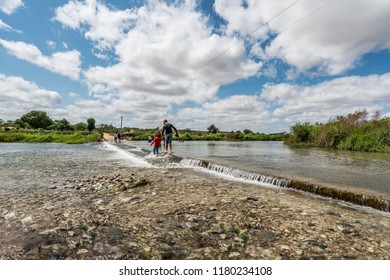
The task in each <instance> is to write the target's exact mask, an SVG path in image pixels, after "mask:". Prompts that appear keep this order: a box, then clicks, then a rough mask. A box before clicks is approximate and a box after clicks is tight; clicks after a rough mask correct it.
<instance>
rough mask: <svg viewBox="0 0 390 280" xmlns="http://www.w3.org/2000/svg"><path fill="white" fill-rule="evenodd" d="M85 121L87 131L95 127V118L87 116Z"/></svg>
mask: <svg viewBox="0 0 390 280" xmlns="http://www.w3.org/2000/svg"><path fill="white" fill-rule="evenodd" d="M87 123H88V130H89V131H92V130H94V129H95V119H92V118H89V119H88V120H87Z"/></svg>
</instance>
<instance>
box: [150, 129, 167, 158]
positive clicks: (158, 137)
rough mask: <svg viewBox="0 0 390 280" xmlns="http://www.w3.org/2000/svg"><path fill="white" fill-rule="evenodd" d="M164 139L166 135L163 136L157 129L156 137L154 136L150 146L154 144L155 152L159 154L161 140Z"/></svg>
mask: <svg viewBox="0 0 390 280" xmlns="http://www.w3.org/2000/svg"><path fill="white" fill-rule="evenodd" d="M163 140H164V137H162V136H161V132H160V131H157V133H156V135H155V137H154V138H153V140H152V142H151V143H150V146H152V145H153V154H155V155H157V156H158V150H159V149H160V147H161V141H163Z"/></svg>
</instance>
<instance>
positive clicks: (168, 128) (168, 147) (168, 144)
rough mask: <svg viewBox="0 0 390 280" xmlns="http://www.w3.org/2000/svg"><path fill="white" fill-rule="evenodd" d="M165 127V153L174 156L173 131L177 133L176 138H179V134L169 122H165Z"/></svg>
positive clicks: (163, 131)
mask: <svg viewBox="0 0 390 280" xmlns="http://www.w3.org/2000/svg"><path fill="white" fill-rule="evenodd" d="M163 124H164V127H163V130H162V135H163V136H165V151H167V152H168V153H170V154H172V137H173V132H172V129H173V130H175V132H176V137H179V133H178V132H177V129H176V127H174V126H173V125H172V124H170V123H169V122H168V120H164V122H163Z"/></svg>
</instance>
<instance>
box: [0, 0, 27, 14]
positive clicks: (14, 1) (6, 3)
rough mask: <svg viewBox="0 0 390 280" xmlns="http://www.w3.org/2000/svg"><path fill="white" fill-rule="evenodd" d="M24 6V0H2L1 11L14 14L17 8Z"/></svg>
mask: <svg viewBox="0 0 390 280" xmlns="http://www.w3.org/2000/svg"><path fill="white" fill-rule="evenodd" d="M22 6H23V1H22V0H0V11H2V12H3V13H5V14H7V15H10V14H12V13H13V12H15V10H16V9H18V8H19V7H22Z"/></svg>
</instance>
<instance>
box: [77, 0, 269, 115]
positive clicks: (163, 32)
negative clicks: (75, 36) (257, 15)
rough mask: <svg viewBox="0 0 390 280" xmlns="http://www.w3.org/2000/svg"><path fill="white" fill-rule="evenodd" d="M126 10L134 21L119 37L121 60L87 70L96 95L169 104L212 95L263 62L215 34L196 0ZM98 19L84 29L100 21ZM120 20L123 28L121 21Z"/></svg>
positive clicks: (129, 101) (253, 71)
mask: <svg viewBox="0 0 390 280" xmlns="http://www.w3.org/2000/svg"><path fill="white" fill-rule="evenodd" d="M92 2H93V3H94V4H96V2H94V1H92ZM92 2H91V1H87V2H84V3H83V4H84V6H83V7H84V8H85V9H87V7H88V5H91V3H92ZM71 3H72V4H73V5H74V4H75V3H76V2H71ZM77 3H78V4H79V5H81V3H80V2H77ZM97 5H98V6H99V5H101V4H97ZM79 11H80V12H81V11H82V9H81V8H79ZM127 13H128V14H127V16H128V19H131V24H130V23H129V25H128V26H127V29H128V30H127V31H126V32H125V33H123V34H122V35H121V36H117V37H116V38H118V39H119V41H118V42H117V43H116V44H115V47H114V52H115V55H116V56H117V58H118V63H117V64H114V65H110V66H108V67H102V66H96V67H91V68H89V69H87V70H86V71H85V72H84V75H85V78H86V81H87V83H88V85H89V90H90V92H91V94H94V95H95V96H99V97H103V96H104V95H105V94H108V93H109V94H114V96H116V97H117V98H118V100H120V101H126V104H133V103H137V104H145V105H146V104H147V105H149V107H150V106H152V107H156V106H158V107H159V108H160V109H162V110H168V109H169V108H170V106H171V104H173V103H175V104H183V103H185V102H188V101H194V102H196V103H201V102H204V101H207V100H209V99H212V98H213V97H214V96H215V94H216V92H217V90H218V88H219V86H220V85H224V84H229V83H232V82H234V81H237V80H239V79H245V78H248V77H251V76H253V75H255V74H256V73H257V72H258V70H259V68H260V67H261V63H258V62H254V61H252V60H250V59H248V58H247V57H246V54H245V52H246V50H245V46H244V43H243V42H241V41H238V40H237V39H235V38H232V37H227V36H220V35H217V34H213V33H212V30H211V28H210V27H209V26H208V22H207V18H205V17H204V15H202V14H201V13H200V12H198V11H197V7H196V5H195V3H194V2H192V1H186V2H184V3H180V4H171V5H169V4H167V3H164V2H161V1H152V2H150V3H149V4H147V5H146V6H143V7H141V8H139V9H135V10H131V11H129V10H128V11H127ZM79 17H80V16H76V18H79ZM94 24H95V25H91V26H90V27H89V28H87V29H86V30H85V34H89V33H90V32H92V31H93V30H95V29H96V28H97V26H98V25H99V24H100V23H97V22H94ZM116 25H117V26H119V27H121V28H122V26H121V24H119V22H116ZM75 27H77V25H75ZM117 29H118V27H117ZM117 29H115V28H114V30H117ZM114 33H115V32H114ZM119 33H120V32H118V33H117V34H119ZM89 38H90V39H94V38H97V37H91V36H90V37H89ZM99 40H100V39H98V41H99ZM110 41H111V40H110ZM222 53H223V56H221V54H222ZM145 95H146V96H147V98H146V100H147V101H145ZM138 108H140V106H138ZM146 115H148V114H146Z"/></svg>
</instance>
